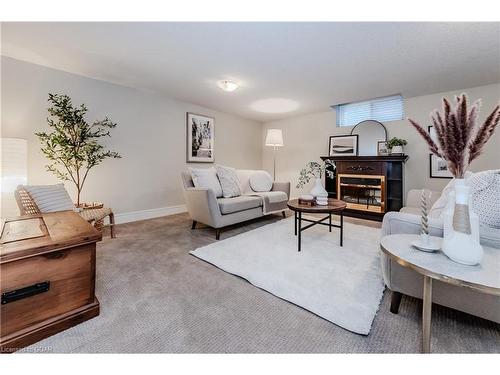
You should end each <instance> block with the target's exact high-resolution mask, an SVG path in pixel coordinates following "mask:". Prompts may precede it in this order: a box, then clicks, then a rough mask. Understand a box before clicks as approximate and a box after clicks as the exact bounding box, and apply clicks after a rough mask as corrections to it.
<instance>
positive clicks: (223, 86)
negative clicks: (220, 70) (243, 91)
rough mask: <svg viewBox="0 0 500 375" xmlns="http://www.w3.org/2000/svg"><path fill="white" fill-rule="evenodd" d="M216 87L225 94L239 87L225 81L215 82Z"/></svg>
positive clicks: (234, 83)
mask: <svg viewBox="0 0 500 375" xmlns="http://www.w3.org/2000/svg"><path fill="white" fill-rule="evenodd" d="M217 86H219V87H220V88H221V89H222V90H224V91H227V92H231V91H234V90H236V89H237V88H238V87H240V86H239V85H238V84H237V83H236V82H233V81H229V80H227V79H224V80H222V81H219V82H217Z"/></svg>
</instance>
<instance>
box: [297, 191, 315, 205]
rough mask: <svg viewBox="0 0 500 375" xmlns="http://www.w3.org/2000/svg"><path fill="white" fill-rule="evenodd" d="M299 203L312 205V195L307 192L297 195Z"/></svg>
mask: <svg viewBox="0 0 500 375" xmlns="http://www.w3.org/2000/svg"><path fill="white" fill-rule="evenodd" d="M299 204H303V205H306V206H314V197H313V196H312V195H309V194H305V195H301V196H300V197H299Z"/></svg>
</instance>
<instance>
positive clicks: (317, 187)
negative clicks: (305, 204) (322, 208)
mask: <svg viewBox="0 0 500 375" xmlns="http://www.w3.org/2000/svg"><path fill="white" fill-rule="evenodd" d="M309 194H311V195H312V196H313V197H315V198H316V197H325V198H328V192H327V191H326V190H325V188H324V187H323V185H322V184H321V179H320V178H317V179H316V181H315V183H314V187H313V188H312V189H311V191H310V192H309Z"/></svg>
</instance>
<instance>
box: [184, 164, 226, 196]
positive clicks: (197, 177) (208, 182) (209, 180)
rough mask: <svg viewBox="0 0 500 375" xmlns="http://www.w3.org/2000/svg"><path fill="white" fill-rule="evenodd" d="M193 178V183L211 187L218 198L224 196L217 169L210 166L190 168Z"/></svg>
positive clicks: (200, 186)
mask: <svg viewBox="0 0 500 375" xmlns="http://www.w3.org/2000/svg"><path fill="white" fill-rule="evenodd" d="M188 169H189V173H191V178H192V179H193V185H194V187H197V188H202V189H211V190H213V192H214V193H215V196H216V197H217V198H220V197H222V187H221V186H220V182H219V178H218V177H217V171H216V170H215V168H214V167H210V168H188Z"/></svg>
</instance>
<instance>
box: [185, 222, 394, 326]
mask: <svg viewBox="0 0 500 375" xmlns="http://www.w3.org/2000/svg"><path fill="white" fill-rule="evenodd" d="M305 224H306V223H304V224H303V225H305ZM379 237H380V229H376V228H370V227H365V226H360V225H354V224H350V223H344V246H343V247H340V246H339V229H337V228H334V229H333V230H332V233H329V232H328V227H326V226H322V225H316V226H314V227H312V228H309V229H307V230H305V231H304V232H302V251H301V252H300V253H299V252H298V251H297V237H296V236H295V235H294V224H293V218H289V219H285V220H280V221H279V222H276V223H273V224H269V225H266V226H264V227H261V228H258V229H255V230H252V231H249V232H246V233H243V234H240V235H238V236H235V237H231V238H228V239H225V240H221V241H219V242H216V243H213V244H210V245H208V246H205V247H201V248H199V249H196V250H194V251H191V254H193V255H194V256H196V257H198V258H200V259H203V260H205V261H207V262H209V263H211V264H213V265H215V266H217V267H219V268H220V269H222V270H224V271H226V272H229V273H231V274H234V275H238V276H241V277H243V278H245V279H246V280H248V281H249V282H250V283H252V284H253V285H255V286H257V287H259V288H261V289H264V290H266V291H268V292H270V293H272V294H274V295H275V296H278V297H280V298H282V299H285V300H287V301H290V302H292V303H294V304H296V305H298V306H301V307H303V308H305V309H307V310H309V311H311V312H313V313H315V314H316V315H319V316H320V317H322V318H325V319H327V320H329V321H331V322H332V323H335V324H337V325H339V326H341V327H343V328H345V329H348V330H350V331H352V332H356V333H360V334H363V335H367V334H369V333H370V329H371V325H372V322H373V318H374V317H375V314H376V313H377V310H378V307H379V304H380V300H381V299H382V293H383V291H384V282H383V279H382V273H381V269H380V259H379Z"/></svg>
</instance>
